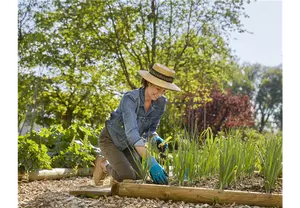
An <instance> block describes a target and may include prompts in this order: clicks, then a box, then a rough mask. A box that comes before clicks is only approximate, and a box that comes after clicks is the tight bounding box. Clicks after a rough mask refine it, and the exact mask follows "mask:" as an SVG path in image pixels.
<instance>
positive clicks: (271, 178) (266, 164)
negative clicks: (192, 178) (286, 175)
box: [257, 135, 282, 193]
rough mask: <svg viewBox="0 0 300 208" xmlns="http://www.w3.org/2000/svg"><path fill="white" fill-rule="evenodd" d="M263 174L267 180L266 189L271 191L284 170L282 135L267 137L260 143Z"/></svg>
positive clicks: (259, 150)
mask: <svg viewBox="0 0 300 208" xmlns="http://www.w3.org/2000/svg"><path fill="white" fill-rule="evenodd" d="M257 147H258V152H259V156H260V162H261V168H262V174H263V176H264V181H265V189H266V192H267V193H270V192H271V190H272V188H273V187H274V185H275V183H276V180H277V178H278V176H279V174H280V173H281V172H282V137H281V136H278V135H277V136H272V137H266V138H265V140H264V141H263V142H262V143H261V144H258V146H257Z"/></svg>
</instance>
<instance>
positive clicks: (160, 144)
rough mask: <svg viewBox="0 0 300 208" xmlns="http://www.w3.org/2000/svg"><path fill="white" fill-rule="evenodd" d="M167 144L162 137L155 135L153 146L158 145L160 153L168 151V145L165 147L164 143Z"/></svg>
mask: <svg viewBox="0 0 300 208" xmlns="http://www.w3.org/2000/svg"><path fill="white" fill-rule="evenodd" d="M164 142H165V140H163V139H162V138H161V137H160V136H158V135H155V136H154V137H153V138H152V145H155V144H156V147H157V149H158V150H159V151H160V152H165V151H166V150H167V149H168V143H165V144H164V145H163V143H164Z"/></svg>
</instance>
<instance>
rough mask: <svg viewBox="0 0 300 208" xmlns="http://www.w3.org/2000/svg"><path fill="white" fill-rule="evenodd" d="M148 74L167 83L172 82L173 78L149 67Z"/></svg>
mask: <svg viewBox="0 0 300 208" xmlns="http://www.w3.org/2000/svg"><path fill="white" fill-rule="evenodd" d="M150 74H151V75H153V76H155V77H156V78H158V79H162V80H164V81H166V82H169V83H173V80H174V77H169V76H166V75H164V74H161V73H159V72H157V71H155V70H154V69H153V68H151V69H150Z"/></svg>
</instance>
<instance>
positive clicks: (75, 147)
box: [52, 139, 96, 168]
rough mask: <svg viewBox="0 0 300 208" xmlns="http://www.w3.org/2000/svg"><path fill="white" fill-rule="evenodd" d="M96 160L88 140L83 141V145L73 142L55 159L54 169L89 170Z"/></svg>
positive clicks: (53, 160)
mask: <svg viewBox="0 0 300 208" xmlns="http://www.w3.org/2000/svg"><path fill="white" fill-rule="evenodd" d="M95 159H96V158H95V156H94V152H93V149H92V147H91V146H90V142H89V141H88V140H87V139H84V140H83V145H80V144H77V143H76V142H74V141H73V142H72V143H71V144H70V146H68V148H66V149H65V150H63V151H60V153H59V155H57V156H54V157H53V159H52V167H60V168H88V167H91V166H93V165H94V163H93V162H94V161H95Z"/></svg>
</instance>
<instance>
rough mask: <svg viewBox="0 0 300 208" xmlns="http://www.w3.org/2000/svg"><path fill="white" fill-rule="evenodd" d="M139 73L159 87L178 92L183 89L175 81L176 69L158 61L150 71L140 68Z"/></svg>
mask: <svg viewBox="0 0 300 208" xmlns="http://www.w3.org/2000/svg"><path fill="white" fill-rule="evenodd" d="M138 73H139V75H141V76H142V77H143V78H144V79H145V80H147V81H148V82H150V83H152V84H155V85H157V86H159V87H162V88H165V89H168V90H173V91H178V92H179V91H181V90H180V88H179V87H177V86H176V85H175V84H174V83H173V80H174V77H175V71H174V70H172V69H169V68H168V67H166V66H164V65H162V64H158V63H156V64H154V65H153V67H152V68H151V69H150V71H149V72H148V71H146V70H139V71H138Z"/></svg>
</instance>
